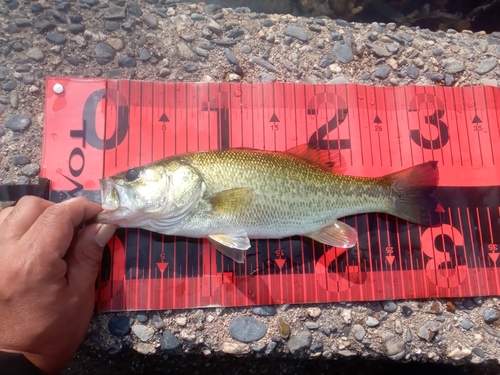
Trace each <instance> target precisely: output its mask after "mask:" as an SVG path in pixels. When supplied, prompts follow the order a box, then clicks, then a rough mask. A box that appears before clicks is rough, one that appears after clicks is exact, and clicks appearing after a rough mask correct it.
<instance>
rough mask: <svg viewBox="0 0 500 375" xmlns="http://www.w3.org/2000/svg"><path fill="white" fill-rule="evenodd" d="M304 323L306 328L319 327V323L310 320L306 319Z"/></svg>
mask: <svg viewBox="0 0 500 375" xmlns="http://www.w3.org/2000/svg"><path fill="white" fill-rule="evenodd" d="M304 325H305V326H306V327H307V328H308V329H311V330H313V329H318V328H319V324H318V323H316V322H311V321H307V322H305V323H304Z"/></svg>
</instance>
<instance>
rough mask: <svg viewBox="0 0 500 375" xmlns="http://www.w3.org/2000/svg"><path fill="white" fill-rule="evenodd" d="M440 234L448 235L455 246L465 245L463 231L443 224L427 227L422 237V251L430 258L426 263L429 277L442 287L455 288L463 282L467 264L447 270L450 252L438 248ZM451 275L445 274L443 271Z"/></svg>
mask: <svg viewBox="0 0 500 375" xmlns="http://www.w3.org/2000/svg"><path fill="white" fill-rule="evenodd" d="M439 236H447V237H449V238H450V239H452V240H453V242H454V246H464V239H463V237H462V233H460V232H459V230H458V229H457V228H455V227H454V226H452V225H449V224H443V225H442V226H441V227H435V228H427V229H426V230H425V231H424V233H422V237H421V239H420V243H421V244H422V251H423V252H424V254H425V255H427V256H428V257H429V258H431V259H429V261H428V262H427V263H426V265H425V271H426V274H427V277H428V278H429V279H430V280H431V281H432V282H433V283H434V284H435V285H437V286H439V287H441V288H453V287H457V286H459V285H460V284H462V283H463V281H464V280H465V277H466V276H467V266H457V267H456V268H455V269H453V270H449V271H448V270H447V269H446V268H445V267H444V265H445V264H446V263H447V262H450V261H451V259H450V254H448V253H447V252H446V251H439V250H438V249H436V246H435V244H434V243H435V240H436V239H437V238H438V237H439ZM448 272H449V273H450V275H443V273H448Z"/></svg>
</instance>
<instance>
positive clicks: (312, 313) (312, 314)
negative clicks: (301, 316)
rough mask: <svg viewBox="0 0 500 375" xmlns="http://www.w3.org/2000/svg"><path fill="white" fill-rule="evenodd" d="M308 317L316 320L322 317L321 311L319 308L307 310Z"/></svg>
mask: <svg viewBox="0 0 500 375" xmlns="http://www.w3.org/2000/svg"><path fill="white" fill-rule="evenodd" d="M306 312H307V315H309V316H310V317H311V318H313V319H316V318H317V317H319V316H320V315H321V309H320V308H319V307H311V308H308V309H307V310H306Z"/></svg>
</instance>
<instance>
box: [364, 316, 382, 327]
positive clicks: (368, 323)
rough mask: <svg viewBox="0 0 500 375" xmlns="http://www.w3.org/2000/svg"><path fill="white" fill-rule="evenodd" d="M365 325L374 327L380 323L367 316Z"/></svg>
mask: <svg viewBox="0 0 500 375" xmlns="http://www.w3.org/2000/svg"><path fill="white" fill-rule="evenodd" d="M365 324H366V325H367V326H368V327H376V326H378V325H379V324H380V322H379V321H378V319H377V318H374V317H373V316H367V317H366V318H365Z"/></svg>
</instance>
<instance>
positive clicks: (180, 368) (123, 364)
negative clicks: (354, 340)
mask: <svg viewBox="0 0 500 375" xmlns="http://www.w3.org/2000/svg"><path fill="white" fill-rule="evenodd" d="M499 373H500V367H499V365H498V363H496V362H495V363H490V364H486V363H483V364H480V365H472V364H467V365H460V366H452V365H442V364H433V363H422V362H410V363H401V362H395V361H389V360H365V359H360V358H347V359H338V360H325V359H293V358H283V357H280V358H278V357H262V358H256V357H255V356H250V357H234V356H227V355H225V356H215V355H214V356H203V355H201V354H200V355H195V354H186V355H175V356H168V357H167V358H166V359H164V358H163V357H161V356H143V355H141V354H139V353H137V352H135V351H133V350H129V351H127V352H124V353H120V354H117V355H114V356H110V355H108V354H106V353H103V352H102V351H101V352H95V351H91V350H88V351H87V350H84V351H80V352H79V353H77V354H76V355H75V357H74V358H73V359H72V361H71V362H70V363H69V364H68V366H67V369H66V370H65V371H64V372H63V375H83V374H85V375H86V374H93V375H125V374H134V375H135V374H148V375H160V374H162V375H163V374H176V375H183V374H189V375H199V374H210V375H219V374H220V375H238V374H273V375H277V374H293V375H306V374H307V375H310V374H314V375H322V374H325V375H326V374H335V375H365V374H366V375H368V374H369V375H379V374H380V375H389V374H404V375H422V374H425V375H434V374H436V375H438V374H439V375H476V374H477V375H480V374H481V375H492V374H499Z"/></svg>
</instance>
